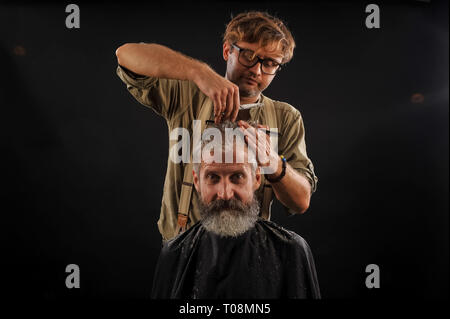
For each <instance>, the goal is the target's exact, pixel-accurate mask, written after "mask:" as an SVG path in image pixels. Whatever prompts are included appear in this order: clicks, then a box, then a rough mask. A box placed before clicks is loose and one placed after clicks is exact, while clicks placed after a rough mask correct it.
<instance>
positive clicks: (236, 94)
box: [231, 86, 241, 122]
mask: <svg viewBox="0 0 450 319" xmlns="http://www.w3.org/2000/svg"><path fill="white" fill-rule="evenodd" d="M233 98H234V104H233V113H231V120H232V121H233V122H234V121H235V120H236V118H237V115H238V113H239V108H240V106H241V103H240V99H239V88H238V87H237V86H236V87H234V90H233Z"/></svg>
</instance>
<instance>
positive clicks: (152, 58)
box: [116, 43, 209, 81]
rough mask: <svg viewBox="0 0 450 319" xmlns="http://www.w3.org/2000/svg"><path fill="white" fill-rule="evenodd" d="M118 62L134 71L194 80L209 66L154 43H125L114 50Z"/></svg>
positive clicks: (147, 74) (169, 77)
mask: <svg viewBox="0 0 450 319" xmlns="http://www.w3.org/2000/svg"><path fill="white" fill-rule="evenodd" d="M116 56H117V60H118V63H119V64H120V65H121V66H124V67H125V68H127V69H129V70H131V71H133V72H134V73H137V74H141V75H146V76H151V77H157V78H166V79H177V80H192V81H195V80H196V77H197V76H198V73H200V72H202V71H203V70H204V69H207V68H209V67H208V66H207V65H206V64H205V63H203V62H200V61H198V60H195V59H192V58H190V57H187V56H185V55H183V54H181V53H179V52H176V51H174V50H172V49H170V48H168V47H165V46H163V45H159V44H156V43H126V44H124V45H122V46H121V47H119V48H118V49H117V50H116Z"/></svg>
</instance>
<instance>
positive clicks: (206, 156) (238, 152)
mask: <svg viewBox="0 0 450 319" xmlns="http://www.w3.org/2000/svg"><path fill="white" fill-rule="evenodd" d="M252 155H253V152H250V153H249V152H248V149H247V146H246V145H245V144H243V143H233V145H232V146H231V145H229V144H227V145H225V146H224V147H217V148H213V149H210V150H208V149H203V151H202V164H213V163H214V164H241V165H244V164H250V163H254V160H255V159H254V158H253V157H252Z"/></svg>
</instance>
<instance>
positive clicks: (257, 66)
mask: <svg viewBox="0 0 450 319" xmlns="http://www.w3.org/2000/svg"><path fill="white" fill-rule="evenodd" d="M249 70H250V71H251V72H252V73H254V74H255V75H257V76H259V75H260V74H261V62H260V61H258V62H257V63H256V64H255V65H254V66H252V67H251V68H249Z"/></svg>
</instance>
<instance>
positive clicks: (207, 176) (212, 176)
mask: <svg viewBox="0 0 450 319" xmlns="http://www.w3.org/2000/svg"><path fill="white" fill-rule="evenodd" d="M206 178H207V179H208V180H217V179H219V176H217V175H216V174H208V175H206Z"/></svg>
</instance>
